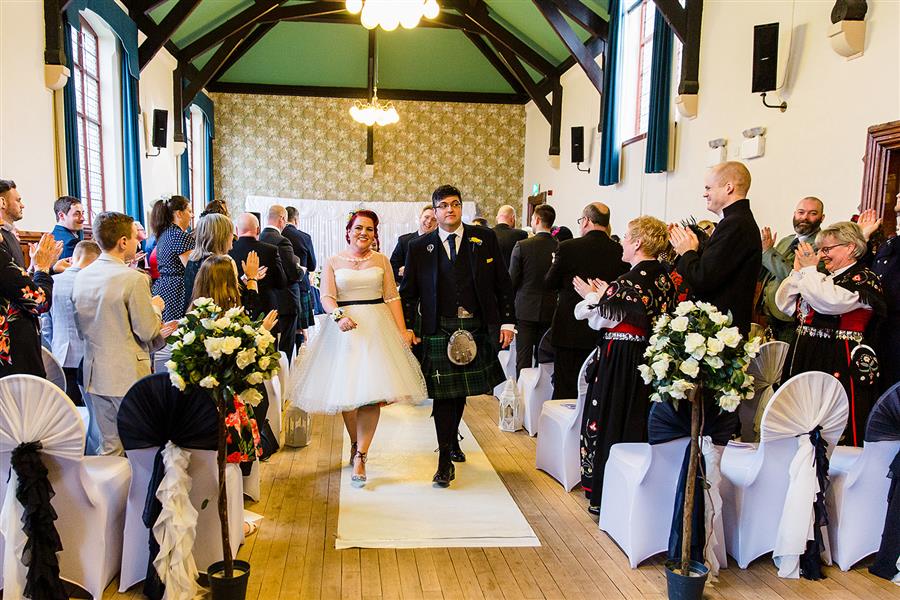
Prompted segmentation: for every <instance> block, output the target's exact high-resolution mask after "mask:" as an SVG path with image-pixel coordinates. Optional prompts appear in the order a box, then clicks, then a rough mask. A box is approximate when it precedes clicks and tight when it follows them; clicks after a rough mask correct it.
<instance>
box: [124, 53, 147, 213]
mask: <svg viewBox="0 0 900 600" xmlns="http://www.w3.org/2000/svg"><path fill="white" fill-rule="evenodd" d="M121 64H122V71H121V75H122V173H123V175H124V191H125V214H127V215H128V216H130V217H133V218H134V219H135V220H137V221H140V222H141V223H143V222H144V192H143V189H142V185H141V140H140V133H139V131H140V130H139V129H138V127H139V126H140V118H141V115H140V112H141V109H140V107H139V106H138V80H137V78H135V77H132V75H131V70H130V69H129V67H128V61H127V60H126V59H125V51H124V48H123V49H122V62H121Z"/></svg>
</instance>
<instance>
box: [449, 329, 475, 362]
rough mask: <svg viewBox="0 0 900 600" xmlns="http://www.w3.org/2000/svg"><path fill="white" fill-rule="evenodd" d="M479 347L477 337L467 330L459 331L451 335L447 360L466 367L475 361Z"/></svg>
mask: <svg viewBox="0 0 900 600" xmlns="http://www.w3.org/2000/svg"><path fill="white" fill-rule="evenodd" d="M477 353H478V347H477V346H476V345H475V337H474V336H473V335H472V334H471V333H470V332H468V331H466V330H465V329H457V330H456V331H454V332H453V333H452V334H451V335H450V340H449V341H448V342H447V358H449V359H450V362H452V363H453V364H454V365H457V366H460V367H461V366H465V365H467V364H469V363H470V362H472V361H473V360H475V355H476V354H477Z"/></svg>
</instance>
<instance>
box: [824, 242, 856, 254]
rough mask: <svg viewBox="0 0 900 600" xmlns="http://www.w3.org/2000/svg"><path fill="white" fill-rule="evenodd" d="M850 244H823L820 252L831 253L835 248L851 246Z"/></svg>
mask: <svg viewBox="0 0 900 600" xmlns="http://www.w3.org/2000/svg"><path fill="white" fill-rule="evenodd" d="M849 245H850V244H835V245H833V246H822V247H821V248H819V252H821V253H822V254H830V253H831V251H832V250H834V249H835V248H840V247H841V246H849Z"/></svg>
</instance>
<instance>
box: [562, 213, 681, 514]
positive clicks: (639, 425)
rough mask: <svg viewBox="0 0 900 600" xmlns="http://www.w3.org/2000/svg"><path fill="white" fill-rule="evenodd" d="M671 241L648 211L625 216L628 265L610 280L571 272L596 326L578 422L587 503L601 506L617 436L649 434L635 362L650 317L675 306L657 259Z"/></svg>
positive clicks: (580, 313)
mask: <svg viewBox="0 0 900 600" xmlns="http://www.w3.org/2000/svg"><path fill="white" fill-rule="evenodd" d="M668 243H669V234H668V231H667V229H666V224H665V223H663V222H662V221H660V220H659V219H655V218H653V217H648V216H644V217H638V218H637V219H634V220H633V221H631V222H630V223H628V230H627V231H626V233H625V237H624V239H623V240H622V249H623V254H622V258H623V259H624V260H625V261H626V262H628V263H629V264H630V265H631V270H630V271H628V272H627V273H625V274H624V275H621V276H619V277H618V278H617V279H616V280H615V281H613V282H612V283H606V282H605V281H598V280H596V279H591V280H588V281H584V280H583V279H582V278H580V277H575V279H574V280H573V286H574V287H575V291H576V292H578V294H579V295H580V296H581V297H582V298H584V300H582V301H581V302H579V303H578V305H577V306H576V307H575V316H576V317H577V318H578V319H587V321H588V323H589V324H590V326H591V327H592V328H593V329H596V330H598V331H600V332H601V334H600V338H599V339H598V347H597V350H596V356H595V359H594V361H593V363H592V364H591V366H590V367H589V368H588V371H587V373H586V375H587V377H588V391H587V397H586V400H587V401H586V402H585V404H584V416H583V418H582V421H581V423H582V425H581V487H582V488H584V491H585V495H586V496H587V497H588V499H589V500H590V501H591V504H590V507H589V508H588V510H589V511H590V512H591V513H592V514H597V515H598V514H600V493H601V491H602V490H603V473H604V468H605V466H606V459H607V458H609V450H610V448H611V447H612V445H613V444H618V443H620V442H646V441H647V417H648V415H649V413H650V388H649V386H648V385H647V384H645V383H644V381H643V380H642V379H641V375H640V373H639V371H638V365H640V364H642V363H643V362H644V350H645V349H646V348H647V340H648V337H649V335H650V331H651V328H652V326H653V321H654V320H655V319H656V318H657V317H658V316H659V315H661V314H664V313H666V312H668V311H670V310H672V309H673V308H674V285H673V284H672V280H671V279H670V278H669V274H668V273H667V272H666V268H665V266H663V265H662V263H660V262H659V260H657V258H658V256H659V255H660V253H661V252H662V251H663V250H665V249H666V246H667V245H668Z"/></svg>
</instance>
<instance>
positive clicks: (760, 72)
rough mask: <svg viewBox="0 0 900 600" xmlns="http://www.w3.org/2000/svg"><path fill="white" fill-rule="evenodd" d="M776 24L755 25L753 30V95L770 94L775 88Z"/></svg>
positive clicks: (776, 67) (776, 68) (776, 65)
mask: <svg viewBox="0 0 900 600" xmlns="http://www.w3.org/2000/svg"><path fill="white" fill-rule="evenodd" d="M777 76H778V23H766V24H765V25H756V26H755V27H754V28H753V90H752V92H753V93H754V94H759V93H762V92H771V91H772V90H774V89H776V87H777Z"/></svg>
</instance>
